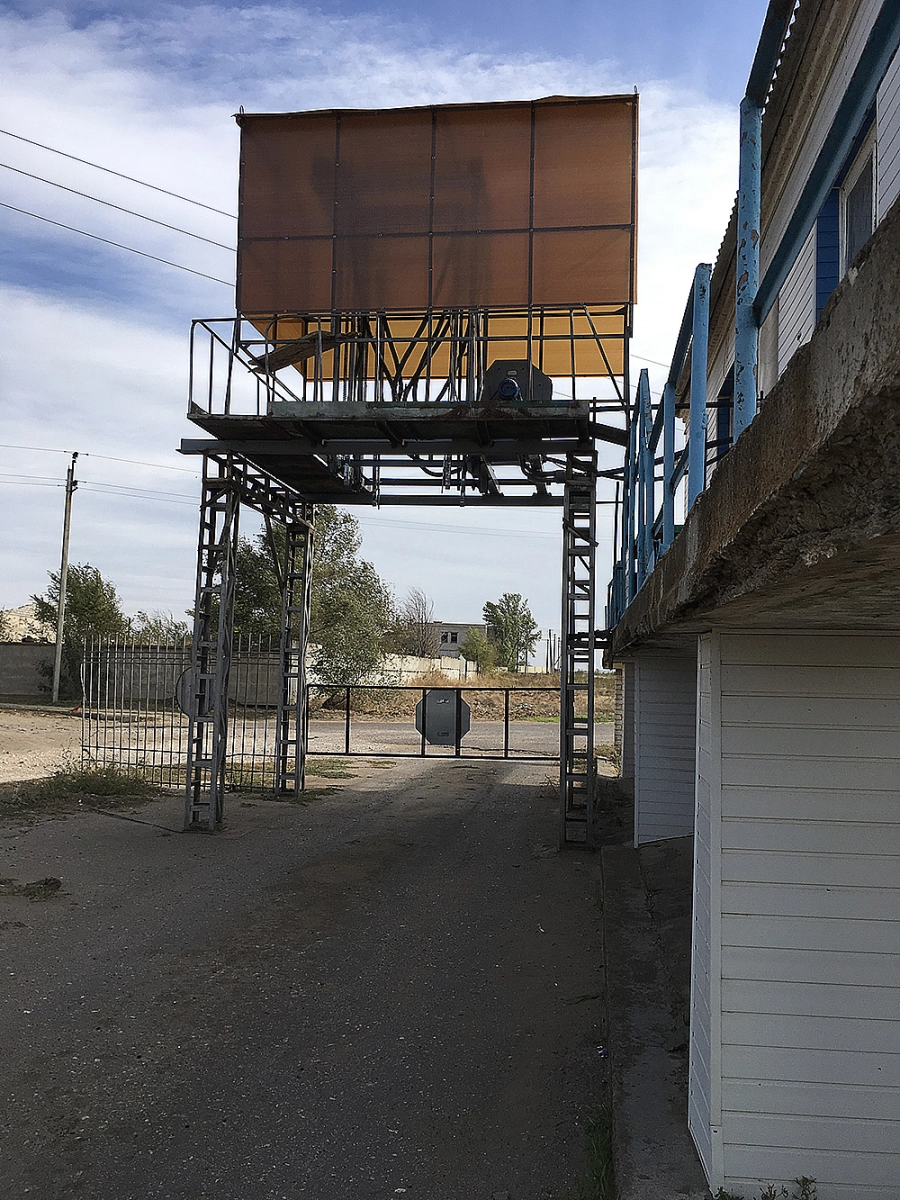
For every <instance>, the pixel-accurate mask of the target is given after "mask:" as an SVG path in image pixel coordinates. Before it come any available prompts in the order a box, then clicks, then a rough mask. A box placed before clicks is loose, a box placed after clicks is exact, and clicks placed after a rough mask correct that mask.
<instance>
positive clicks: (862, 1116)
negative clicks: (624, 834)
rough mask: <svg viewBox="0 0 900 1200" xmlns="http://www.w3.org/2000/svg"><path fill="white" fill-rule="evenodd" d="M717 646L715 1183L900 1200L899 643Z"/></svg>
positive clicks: (748, 638)
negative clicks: (808, 1180) (719, 1169)
mask: <svg viewBox="0 0 900 1200" xmlns="http://www.w3.org/2000/svg"><path fill="white" fill-rule="evenodd" d="M720 647H721V649H720V669H719V672H718V675H719V683H720V687H719V689H718V690H719V703H720V705H721V760H720V761H721V768H720V770H721V1000H722V1018H721V1020H722V1024H721V1055H722V1058H721V1064H722V1083H721V1087H722V1092H721V1097H722V1100H721V1103H722V1112H721V1126H722V1139H723V1147H722V1153H723V1164H724V1166H723V1171H724V1184H725V1186H726V1187H728V1188H729V1189H731V1188H737V1190H741V1189H742V1188H745V1189H751V1188H755V1187H756V1186H757V1184H758V1180H759V1179H766V1180H770V1179H772V1180H781V1181H784V1182H789V1181H791V1180H793V1179H794V1178H796V1177H797V1176H799V1175H801V1174H805V1175H808V1176H812V1177H814V1178H815V1179H816V1180H817V1181H818V1193H819V1198H820V1200H861V1198H862V1197H865V1198H866V1200H873V1198H875V1197H879V1198H881V1200H897V1196H898V1194H900V1192H898V1181H900V892H898V879H900V800H898V790H897V781H898V779H900V637H894V636H854V635H828V634H823V635H819V636H809V635H792V634H778V635H753V634H722V635H721V636H720ZM713 674H714V675H715V672H713ZM715 684H716V680H715V678H713V681H712V689H711V690H712V691H713V693H715V691H716V687H715ZM712 704H713V706H714V705H715V700H714V699H713V701H712ZM707 740H710V741H712V742H714V732H713V733H712V734H711V735H710V736H709V738H708V739H707ZM705 769H707V770H709V771H710V773H711V774H712V773H714V770H715V768H714V767H709V768H705ZM715 807H716V803H715V799H713V801H712V809H713V812H714V810H715ZM712 820H713V823H714V816H713V818H712ZM712 836H713V838H714V837H715V834H714V833H713V835H712ZM698 840H699V839H698ZM711 853H712V854H713V855H714V853H715V851H712V852H711ZM699 861H700V856H699V854H698V863H699ZM713 953H714V951H713ZM710 988H711V993H712V994H713V996H715V989H716V980H715V977H713V978H712V979H711V981H710ZM712 1087H713V1091H714V1089H715V1084H714V1083H713V1085H712ZM714 1185H715V1184H714Z"/></svg>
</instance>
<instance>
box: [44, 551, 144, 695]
mask: <svg viewBox="0 0 900 1200" xmlns="http://www.w3.org/2000/svg"><path fill="white" fill-rule="evenodd" d="M48 574H49V576H50V585H49V587H48V588H47V591H46V593H45V595H43V596H32V597H31V599H32V601H33V602H34V614H35V618H36V619H37V621H39V622H43V623H45V624H47V625H49V626H51V627H52V628H53V629H55V628H56V614H57V612H58V609H59V572H58V571H50V572H48ZM128 631H129V623H128V618H127V617H126V616H125V614H124V612H123V611H122V604H121V601H120V600H119V594H118V592H117V591H116V588H115V585H114V584H112V583H110V582H109V580H107V579H104V578H103V576H102V575H101V574H100V572H99V571H98V570H97V568H96V567H92V566H91V565H90V563H80V564H78V565H77V566H72V567H69V571H68V576H67V579H66V615H65V620H64V623H63V649H62V672H61V675H60V696H61V697H62V698H63V699H67V700H71V699H74V698H77V697H78V696H80V694H81V684H80V679H81V656H82V644H83V642H84V640H85V639H86V638H91V637H110V636H113V635H115V634H125V633H128Z"/></svg>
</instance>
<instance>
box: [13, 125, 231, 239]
mask: <svg viewBox="0 0 900 1200" xmlns="http://www.w3.org/2000/svg"><path fill="white" fill-rule="evenodd" d="M0 133H3V134H5V135H6V136H7V137H11V138H15V139H16V141H17V142H27V143H28V145H29V146H37V147H38V148H39V149H40V150H49V151H50V153H51V154H59V155H60V156H61V157H62V158H69V159H71V160H72V162H77V163H81V164H82V165H83V166H85V167H94V168H96V170H98V171H105V172H106V174H107V175H115V176H116V177H117V178H118V179H127V180H128V182H129V183H137V184H140V186H141V187H145V188H150V189H151V191H154V192H161V193H162V194H163V195H164V196H172V197H174V199H176V200H183V201H184V202H185V203H186V204H196V206H197V207H198V208H205V209H206V210H207V211H208V212H213V213H218V215H219V216H220V217H230V218H231V220H232V221H236V220H237V217H236V216H235V215H234V213H230V212H225V211H224V210H223V209H221V208H213V206H212V205H211V204H204V203H203V201H202V200H192V199H191V198H190V196H181V195H179V193H178V192H170V191H169V190H168V188H163V187H157V185H156V184H155V183H147V181H146V180H145V179H135V177H134V176H133V175H125V174H123V173H122V172H121V171H114V170H113V169H112V167H102V166H101V165H100V163H95V162H90V160H89V159H86V158H79V157H78V155H77V154H67V153H66V151H65V150H57V149H56V148H55V147H54V146H45V145H44V143H43V142H35V141H33V140H32V139H31V138H27V137H23V136H22V135H21V133H13V132H12V131H11V130H9V129H0Z"/></svg>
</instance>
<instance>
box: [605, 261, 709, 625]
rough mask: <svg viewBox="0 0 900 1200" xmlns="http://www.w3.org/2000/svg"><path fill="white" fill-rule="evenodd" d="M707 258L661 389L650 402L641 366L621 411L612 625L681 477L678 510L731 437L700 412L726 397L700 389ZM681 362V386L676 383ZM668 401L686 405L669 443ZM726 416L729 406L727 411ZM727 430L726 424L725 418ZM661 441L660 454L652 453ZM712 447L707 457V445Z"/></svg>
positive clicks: (635, 588)
mask: <svg viewBox="0 0 900 1200" xmlns="http://www.w3.org/2000/svg"><path fill="white" fill-rule="evenodd" d="M711 271H712V268H711V266H710V265H709V263H700V264H699V266H698V267H697V269H696V270H695V272H694V281H693V285H692V287H691V291H690V293H689V295H688V299H687V304H686V305H685V309H684V315H683V317H682V320H681V327H680V329H679V332H678V340H677V341H676V343H675V353H674V354H673V356H672V362H671V365H670V366H669V371H668V375H667V376H666V382H665V385H664V387H663V391H662V396H661V397H660V400H659V402H658V404H657V405H656V406H655V407H654V405H653V399H652V396H651V393H650V378H649V375H648V373H647V370H646V368H644V369H643V370H642V371H641V373H640V377H639V379H638V385H637V389H636V391H635V398H634V403H633V405H632V406H631V410H630V413H629V424H628V447H627V451H626V458H625V469H624V473H623V480H622V493H621V503H620V520H619V530H618V531H617V532H618V535H619V536H618V542H619V554H618V558H617V560H616V562H615V564H614V566H613V575H612V579H611V581H610V585H609V594H608V599H607V607H606V626H607V628H608V629H612V628H613V627H614V626H615V625H617V624H618V622H619V621H620V620H621V617H622V614H623V613H624V612H625V609H626V608H627V607H628V605H629V604H630V603H631V601H632V600H633V599H634V597H635V596H636V595H637V593H638V592H639V590H640V589H641V587H643V585H644V583H645V582H646V580H647V579H648V577H649V576H650V574H651V573H652V571H653V568H654V567H655V566H656V564H657V562H658V561H659V559H660V558H661V556H662V555H663V554H665V552H666V550H668V548H669V546H670V545H671V544H672V541H673V540H674V538H675V534H676V532H677V529H678V525H677V524H676V508H677V498H678V495H679V492H680V491H681V490H682V484H683V483H684V482H685V480H686V494H685V499H684V510H685V512H689V511H690V509H691V508H692V506H693V504H694V501H695V500H696V499H697V497H698V496H699V495H700V493H701V492H702V491H703V490H704V489H705V487H706V483H707V476H708V470H709V466H710V465H714V463H715V462H716V461H717V460H718V458H720V457H721V456H722V454H723V453H726V452H727V450H728V448H729V447H730V445H731V436H730V432H729V433H728V434H727V435H726V436H725V437H722V436H721V430H720V428H719V425H720V423H719V422H717V427H716V436H715V437H714V438H713V439H712V440H709V439H708V437H707V415H708V410H709V409H710V408H714V409H716V410H718V407H719V405H720V404H722V405H723V406H725V405H727V404H729V403H730V401H729V400H727V398H726V399H722V398H720V397H716V399H715V400H714V401H713V403H712V405H710V403H709V401H708V397H707V368H708V358H709V301H710V296H709V293H710V275H711ZM688 362H689V367H690V369H689V379H688V384H687V388H686V394H684V393H683V394H682V395H681V396H680V397H679V394H678V387H679V383H680V382H681V380H682V375H683V372H684V369H685V367H686V366H687V365H688ZM676 409H679V410H680V411H681V412H682V413H683V412H684V411H685V410H687V414H688V420H687V438H686V440H685V441H684V444H683V445H681V446H679V445H678V444H677V434H676V421H675V418H676ZM728 415H729V416H730V414H728ZM729 430H730V425H729ZM660 443H662V455H661V456H660V454H659V449H660ZM711 450H712V451H713V454H712V458H711V456H710V451H711Z"/></svg>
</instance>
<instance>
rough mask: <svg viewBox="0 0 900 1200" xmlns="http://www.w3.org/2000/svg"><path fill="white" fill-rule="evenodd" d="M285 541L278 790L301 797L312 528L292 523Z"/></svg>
mask: <svg viewBox="0 0 900 1200" xmlns="http://www.w3.org/2000/svg"><path fill="white" fill-rule="evenodd" d="M285 535H286V536H285V557H284V575H283V579H282V603H281V650H280V661H281V686H280V690H279V693H278V732H277V735H276V738H277V740H276V745H275V763H276V768H275V769H276V780H275V786H276V790H277V791H279V792H292V793H294V794H295V795H298V794H299V793H300V792H302V791H303V788H304V787H305V786H306V748H307V736H308V709H307V689H306V645H307V641H308V639H309V614H310V600H311V595H312V554H313V530H312V525H311V524H306V523H303V524H300V523H293V522H292V523H291V524H288V525H287V526H286V527H285Z"/></svg>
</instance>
